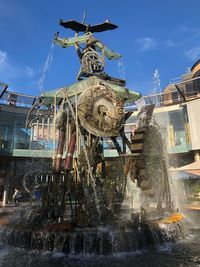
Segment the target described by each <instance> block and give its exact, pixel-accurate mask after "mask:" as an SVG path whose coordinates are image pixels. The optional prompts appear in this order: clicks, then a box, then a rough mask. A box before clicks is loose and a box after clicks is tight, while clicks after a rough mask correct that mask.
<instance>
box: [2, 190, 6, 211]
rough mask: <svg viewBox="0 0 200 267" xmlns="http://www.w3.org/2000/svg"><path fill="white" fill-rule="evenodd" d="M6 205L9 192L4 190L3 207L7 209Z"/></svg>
mask: <svg viewBox="0 0 200 267" xmlns="http://www.w3.org/2000/svg"><path fill="white" fill-rule="evenodd" d="M6 204H7V191H6V190H5V189H4V191H3V201H2V207H5V206H6Z"/></svg>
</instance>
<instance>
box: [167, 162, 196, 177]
mask: <svg viewBox="0 0 200 267" xmlns="http://www.w3.org/2000/svg"><path fill="white" fill-rule="evenodd" d="M171 171H174V172H181V171H182V172H186V173H188V174H192V175H194V176H200V160H198V161H195V162H193V163H190V164H187V165H185V166H182V167H180V168H176V169H171Z"/></svg>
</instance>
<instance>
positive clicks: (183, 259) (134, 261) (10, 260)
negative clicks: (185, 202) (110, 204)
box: [0, 227, 200, 267]
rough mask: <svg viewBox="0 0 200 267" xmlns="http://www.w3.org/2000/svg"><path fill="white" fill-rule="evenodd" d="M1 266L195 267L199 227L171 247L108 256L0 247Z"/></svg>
mask: <svg viewBox="0 0 200 267" xmlns="http://www.w3.org/2000/svg"><path fill="white" fill-rule="evenodd" d="M0 266H1V267H29V266H30V267H40V266H41V267H52V266H54V267H93V266H95V267H100V266H103V267H115V266H116V267H121V266H122V267H134V266H137V267H147V266H148V267H151V266H152V267H154V266H155V267H165V266H170V267H173V266H174V267H197V266H200V227H198V228H192V229H190V230H189V231H188V233H187V235H186V237H185V238H184V239H183V240H181V241H178V242H177V243H173V244H166V245H163V246H160V247H157V248H150V249H144V250H140V251H135V252H132V253H116V254H112V255H107V256H97V255H84V256H83V255H70V256H66V255H64V254H62V253H49V252H44V253H41V252H36V251H27V250H24V249H18V248H12V247H4V246H1V247H0Z"/></svg>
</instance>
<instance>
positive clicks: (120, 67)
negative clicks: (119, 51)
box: [118, 60, 125, 80]
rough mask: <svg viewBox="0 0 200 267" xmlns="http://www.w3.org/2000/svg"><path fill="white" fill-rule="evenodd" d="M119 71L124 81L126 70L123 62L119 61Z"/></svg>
mask: <svg viewBox="0 0 200 267" xmlns="http://www.w3.org/2000/svg"><path fill="white" fill-rule="evenodd" d="M118 71H119V75H120V78H121V79H122V80H125V68H124V63H123V62H122V60H119V61H118Z"/></svg>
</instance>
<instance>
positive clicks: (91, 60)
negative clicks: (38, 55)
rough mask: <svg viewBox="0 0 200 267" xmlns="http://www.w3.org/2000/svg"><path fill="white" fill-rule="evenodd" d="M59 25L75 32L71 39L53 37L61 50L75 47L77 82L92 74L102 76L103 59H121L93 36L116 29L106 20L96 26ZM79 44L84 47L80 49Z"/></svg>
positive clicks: (67, 22)
mask: <svg viewBox="0 0 200 267" xmlns="http://www.w3.org/2000/svg"><path fill="white" fill-rule="evenodd" d="M60 25H61V26H63V27H65V28H68V29H71V30H73V31H75V32H76V34H75V37H72V38H60V37H58V33H56V34H55V36H54V43H56V44H57V45H60V46H62V47H63V48H66V47H69V46H75V49H76V51H77V54H78V57H79V59H80V63H81V68H80V71H79V74H78V77H77V79H78V80H80V79H81V78H82V77H89V76H91V75H94V74H95V75H101V76H104V75H105V73H104V72H103V70H104V65H105V64H104V57H105V56H106V57H107V58H108V59H110V60H111V59H119V58H120V57H121V55H120V54H119V53H116V52H114V51H112V50H110V49H109V48H108V47H106V46H105V45H104V44H103V43H102V42H101V41H99V40H97V39H96V38H95V37H94V35H93V33H94V32H102V31H106V30H113V29H116V28H117V26H116V25H114V24H111V23H110V22H109V21H108V20H106V21H105V22H103V23H102V24H98V25H86V24H83V23H79V22H77V21H75V20H70V21H66V22H64V21H63V20H60ZM78 32H84V35H82V36H78ZM80 44H85V47H84V48H81V47H80Z"/></svg>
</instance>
